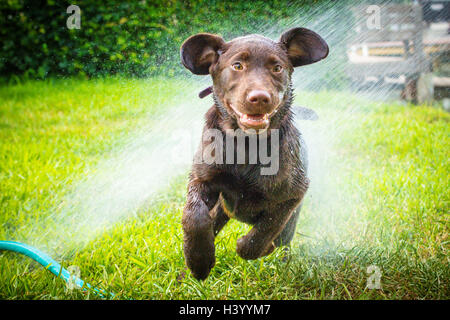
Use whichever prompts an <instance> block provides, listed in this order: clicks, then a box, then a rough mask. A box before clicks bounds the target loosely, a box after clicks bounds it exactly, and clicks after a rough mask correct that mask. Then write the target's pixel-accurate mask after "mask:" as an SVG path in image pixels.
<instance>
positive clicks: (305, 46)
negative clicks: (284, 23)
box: [280, 28, 328, 67]
mask: <svg viewBox="0 0 450 320" xmlns="http://www.w3.org/2000/svg"><path fill="white" fill-rule="evenodd" d="M280 44H281V46H282V47H283V49H284V50H286V52H287V54H288V57H289V60H290V61H291V63H292V65H293V66H294V67H298V66H303V65H306V64H310V63H314V62H317V61H319V60H322V59H324V58H326V57H327V55H328V45H327V43H326V42H325V40H323V39H322V37H321V36H319V35H318V34H317V33H315V32H314V31H311V30H309V29H306V28H293V29H290V30H288V31H286V32H285V33H283V34H282V35H281V38H280Z"/></svg>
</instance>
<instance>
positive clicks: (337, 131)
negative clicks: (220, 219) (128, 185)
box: [0, 79, 450, 299]
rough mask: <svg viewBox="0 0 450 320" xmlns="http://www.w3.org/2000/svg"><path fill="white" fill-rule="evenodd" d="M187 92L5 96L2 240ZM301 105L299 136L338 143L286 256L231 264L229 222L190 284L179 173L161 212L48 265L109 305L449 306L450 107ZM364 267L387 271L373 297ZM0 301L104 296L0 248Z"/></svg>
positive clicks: (53, 84) (105, 87) (21, 89)
mask: <svg viewBox="0 0 450 320" xmlns="http://www.w3.org/2000/svg"><path fill="white" fill-rule="evenodd" d="M191 88H192V86H191V85H190V84H188V83H185V82H183V81H177V80H167V79H153V80H147V81H143V80H117V79H115V80H97V81H84V80H83V81H80V80H74V79H72V80H65V81H62V80H54V81H45V82H26V83H24V84H19V85H8V86H4V87H2V88H0V238H1V239H7V240H21V239H25V238H27V236H28V234H29V232H30V229H31V228H32V226H35V225H37V224H38V223H39V221H41V220H42V219H44V218H45V217H46V215H47V214H48V212H49V209H50V208H51V207H52V206H54V205H55V204H58V201H61V199H62V197H63V195H64V194H65V192H66V190H67V188H68V187H69V186H70V185H71V184H72V183H74V182H75V181H77V180H78V179H80V178H82V175H83V172H84V169H85V168H87V167H95V166H96V165H97V164H98V163H101V161H102V159H104V158H105V157H107V156H108V155H109V154H110V153H111V152H113V151H114V150H115V148H120V146H121V143H122V141H123V138H124V137H126V136H129V135H130V134H132V133H133V132H135V131H136V130H137V129H139V128H142V127H145V126H148V125H149V123H148V119H149V117H148V115H150V116H151V115H152V114H156V113H159V112H164V110H163V108H161V105H165V104H167V103H168V102H170V101H171V100H173V99H174V98H173V92H174V91H177V92H178V93H180V92H181V94H186V95H195V94H196V91H192V90H191ZM297 101H298V102H299V103H300V104H303V105H307V106H308V107H311V108H313V109H315V110H316V111H317V112H318V114H319V116H320V120H319V121H318V122H311V123H304V124H303V125H304V126H305V130H306V131H308V130H309V131H310V132H314V130H315V128H317V130H320V132H321V136H322V138H321V139H322V140H320V139H319V141H322V142H324V141H325V142H326V143H325V144H326V145H328V144H329V145H330V146H332V148H330V149H329V150H328V149H327V150H328V154H327V157H324V159H323V160H322V161H323V162H321V165H322V167H323V168H328V169H329V172H328V171H327V172H323V173H319V174H317V173H316V175H315V176H313V178H316V179H315V180H314V179H312V184H311V189H310V191H309V192H308V196H307V197H306V199H305V205H304V210H303V211H302V214H301V218H300V221H299V225H298V228H297V231H298V232H297V235H296V237H295V239H294V241H293V246H292V253H291V255H290V256H289V258H288V261H287V262H282V261H281V259H280V258H281V257H280V256H281V253H280V252H279V251H276V252H275V253H274V254H272V255H270V256H268V257H265V258H263V259H258V260H255V261H244V260H242V259H241V258H239V257H238V256H237V254H236V252H235V245H236V239H237V238H238V237H240V236H242V235H243V234H244V233H245V232H246V231H247V230H249V227H248V226H246V225H243V224H240V223H238V222H235V221H232V222H230V223H229V224H228V225H227V226H226V227H225V228H224V230H223V231H222V232H221V234H220V235H219V236H218V238H217V240H216V247H217V248H216V258H217V261H216V266H215V268H214V269H213V271H212V273H211V275H210V277H209V278H208V279H207V280H206V281H204V282H198V281H196V280H195V279H193V278H192V276H191V275H190V273H189V271H187V270H186V268H185V266H184V259H183V254H182V232H181V225H180V220H181V213H182V208H183V204H184V200H185V186H186V181H187V177H186V176H180V177H176V178H174V179H173V181H171V186H170V188H168V189H167V190H162V191H161V194H162V196H161V197H162V198H161V199H160V201H158V202H157V203H156V204H152V205H150V206H147V207H143V208H141V209H140V211H139V213H138V214H134V215H132V216H130V217H128V218H126V219H124V220H122V221H120V222H118V223H116V224H115V225H114V226H113V227H112V228H109V229H108V230H106V231H105V232H104V233H102V234H101V235H100V236H99V237H98V238H96V239H95V240H93V241H89V242H88V243H87V244H86V245H85V246H83V247H80V248H67V247H62V248H61V249H60V251H59V252H58V255H59V256H56V257H55V258H57V259H58V260H60V261H61V262H62V264H63V266H65V267H68V266H71V265H76V266H78V267H79V268H80V270H81V277H82V278H83V279H84V280H86V281H87V282H89V283H91V284H92V285H93V286H97V287H99V288H103V289H105V290H107V291H111V292H114V293H115V297H114V298H115V299H129V298H131V299H448V298H449V297H450V295H449V292H450V288H449V282H450V271H449V270H450V268H449V256H448V248H449V238H448V236H449V225H450V224H449V215H448V212H449V192H448V191H449V178H450V177H449V172H450V170H449V169H450V168H449V165H450V163H449V160H448V159H449V158H450V151H449V150H450V137H449V135H450V130H449V120H450V116H449V115H448V113H445V112H443V111H441V110H440V109H437V108H434V107H431V106H410V105H403V104H400V103H395V102H392V103H373V102H371V101H368V100H364V99H362V98H358V97H355V96H352V95H350V94H348V93H340V92H321V93H306V92H305V93H302V94H298V95H297ZM348 106H357V107H354V108H353V109H352V110H349V109H348ZM330 123H334V124H335V125H334V126H330V125H329V124H330ZM150 125H151V124H150ZM327 126H328V127H327ZM328 128H329V130H328ZM314 147H315V146H314V145H310V149H312V148H314ZM312 170H314V164H312ZM47 227H48V226H47ZM56 251H58V250H56ZM369 266H376V267H378V268H379V270H380V272H381V278H380V285H381V287H380V288H379V289H369V288H368V287H367V281H368V278H369V277H370V276H371V274H370V273H368V271H367V268H368V267H369ZM0 299H99V298H98V297H97V296H95V295H94V294H92V293H84V292H82V291H80V290H69V289H67V287H66V285H65V284H64V282H63V281H62V280H60V279H57V278H55V277H54V276H53V275H51V274H50V273H48V272H47V271H45V270H44V269H43V268H41V267H40V266H38V265H37V264H36V263H34V262H32V261H30V260H29V259H27V258H24V257H21V256H18V255H16V254H14V253H9V252H3V253H1V254H0Z"/></svg>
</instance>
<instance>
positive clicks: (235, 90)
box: [181, 28, 328, 131]
mask: <svg viewBox="0 0 450 320" xmlns="http://www.w3.org/2000/svg"><path fill="white" fill-rule="evenodd" d="M327 55H328V45H327V43H326V42H325V40H323V39H322V38H321V37H320V36H319V35H318V34H317V33H315V32H313V31H311V30H308V29H305V28H294V29H290V30H288V31H286V32H285V33H283V34H282V35H281V37H280V40H279V41H278V42H275V41H273V40H271V39H268V38H265V37H263V36H259V35H249V36H245V37H239V38H235V39H233V40H231V41H229V42H225V41H224V40H223V39H222V38H221V37H220V36H218V35H214V34H209V33H200V34H197V35H194V36H191V37H189V38H188V39H187V40H186V41H185V42H184V43H183V45H182V46H181V61H182V63H183V65H184V66H185V67H186V68H187V69H189V70H190V71H191V72H192V73H194V74H198V75H207V74H211V76H212V79H213V85H214V94H215V97H216V100H217V101H216V102H217V103H218V104H219V107H220V108H221V109H223V111H224V112H226V113H227V114H228V115H230V117H232V118H234V119H235V120H236V122H237V125H238V126H239V127H240V128H241V129H242V130H244V131H246V130H248V129H258V130H262V129H267V128H269V127H270V123H271V118H272V117H273V116H274V115H275V114H276V113H277V111H278V110H279V108H280V107H282V106H283V105H284V104H285V102H286V100H287V99H290V94H291V93H290V83H291V75H292V72H293V70H294V68H295V67H298V66H303V65H307V64H311V63H314V62H317V61H319V60H322V59H324V58H325V57H326V56H327Z"/></svg>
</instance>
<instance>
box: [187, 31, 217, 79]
mask: <svg viewBox="0 0 450 320" xmlns="http://www.w3.org/2000/svg"><path fill="white" fill-rule="evenodd" d="M224 44H225V41H224V40H223V39H222V38H221V37H219V36H217V35H215V34H210V33H199V34H196V35H194V36H191V37H189V38H188V39H187V40H186V41H185V42H184V43H183V45H182V46H181V51H180V54H181V62H182V63H183V65H184V66H185V67H186V68H188V69H189V70H190V71H191V72H192V73H194V74H203V75H204V74H208V73H209V67H210V66H211V65H212V64H213V63H215V62H217V59H219V52H218V51H219V50H220V49H221V48H222V47H223V45H224Z"/></svg>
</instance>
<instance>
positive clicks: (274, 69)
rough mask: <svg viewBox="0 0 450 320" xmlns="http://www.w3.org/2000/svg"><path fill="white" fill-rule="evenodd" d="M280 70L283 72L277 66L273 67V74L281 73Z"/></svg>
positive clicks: (281, 68)
mask: <svg viewBox="0 0 450 320" xmlns="http://www.w3.org/2000/svg"><path fill="white" fill-rule="evenodd" d="M281 70H283V67H282V66H280V65H279V64H277V65H276V66H275V67H273V72H276V73H278V72H281Z"/></svg>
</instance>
